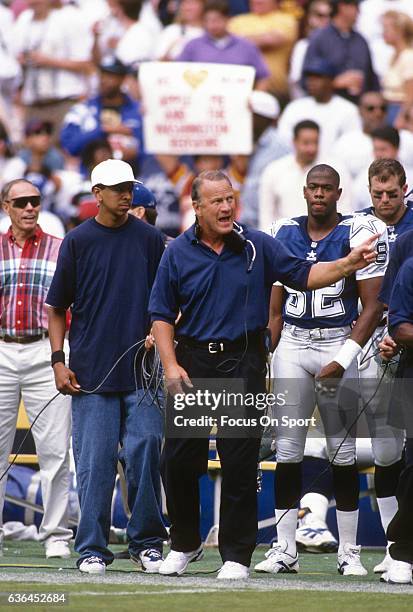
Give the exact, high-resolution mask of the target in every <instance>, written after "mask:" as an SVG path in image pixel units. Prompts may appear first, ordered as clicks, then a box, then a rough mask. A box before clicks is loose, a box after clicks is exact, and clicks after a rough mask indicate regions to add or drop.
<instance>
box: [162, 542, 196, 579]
mask: <svg viewBox="0 0 413 612" xmlns="http://www.w3.org/2000/svg"><path fill="white" fill-rule="evenodd" d="M203 556H204V551H203V548H202V546H200V547H199V548H197V549H196V550H192V551H191V552H179V551H177V550H171V552H170V553H169V555H168V556H167V557H166V559H165V561H163V562H162V563H161V565H160V567H159V573H160V574H162V575H163V576H180V575H181V574H183V573H184V571H185V570H186V568H187V567H188V564H189V563H191V562H192V561H200V559H202V557H203Z"/></svg>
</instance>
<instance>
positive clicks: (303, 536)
mask: <svg viewBox="0 0 413 612" xmlns="http://www.w3.org/2000/svg"><path fill="white" fill-rule="evenodd" d="M295 539H296V542H297V548H298V550H299V551H306V552H312V553H331V552H336V551H337V549H338V542H337V540H336V539H335V537H334V536H333V534H332V533H331V531H330V530H329V529H328V527H327V523H326V522H325V521H323V520H322V519H320V518H318V517H317V516H314V514H313V513H312V512H311V511H308V512H306V513H305V514H304V516H303V517H302V518H301V519H300V520H299V521H298V529H297V531H296V532H295Z"/></svg>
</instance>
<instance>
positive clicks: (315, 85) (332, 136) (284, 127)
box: [279, 58, 361, 155]
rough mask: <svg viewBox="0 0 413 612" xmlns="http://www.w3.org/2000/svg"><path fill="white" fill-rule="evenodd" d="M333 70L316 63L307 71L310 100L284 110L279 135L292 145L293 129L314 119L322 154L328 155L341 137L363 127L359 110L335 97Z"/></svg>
mask: <svg viewBox="0 0 413 612" xmlns="http://www.w3.org/2000/svg"><path fill="white" fill-rule="evenodd" d="M334 76H335V69H334V67H333V66H332V65H331V64H330V63H329V62H328V61H327V60H325V59H321V58H320V59H316V60H314V61H312V62H311V64H308V66H307V67H306V70H305V73H304V78H305V84H306V88H307V91H308V94H309V95H308V96H305V97H304V98H299V99H297V100H293V101H292V102H290V103H289V104H287V106H286V107H285V109H284V112H283V114H282V115H281V118H280V121H279V131H280V135H281V136H282V137H283V138H284V139H285V140H286V141H287V142H289V143H292V140H293V130H294V126H295V125H296V124H297V123H298V122H299V121H304V120H305V119H312V120H313V121H315V122H316V123H318V125H319V126H320V147H319V148H320V154H321V155H329V154H330V153H331V152H332V151H333V150H334V144H335V142H336V141H337V140H338V138H339V137H340V136H342V134H344V133H345V132H349V131H351V130H357V129H360V127H361V121H360V117H359V114H358V110H357V107H356V106H355V105H354V104H353V103H352V102H349V101H348V100H345V99H344V98H342V97H340V96H337V95H334V85H333V81H334Z"/></svg>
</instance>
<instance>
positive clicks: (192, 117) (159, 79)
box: [139, 62, 255, 155]
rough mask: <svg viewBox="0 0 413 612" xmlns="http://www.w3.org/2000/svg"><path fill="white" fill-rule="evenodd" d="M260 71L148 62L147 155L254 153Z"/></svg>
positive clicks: (144, 86)
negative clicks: (252, 104) (252, 98)
mask: <svg viewBox="0 0 413 612" xmlns="http://www.w3.org/2000/svg"><path fill="white" fill-rule="evenodd" d="M254 76H255V69H254V68H252V67H250V66H235V65H229V64H207V63H205V64H204V63H198V62H145V63H143V64H142V65H141V66H140V68H139V82H140V88H141V93H142V100H143V106H144V111H145V114H144V138H145V149H146V150H147V151H148V153H159V154H169V155H194V154H202V153H204V154H207V153H208V154H211V155H222V154H228V155H230V154H243V155H248V154H249V153H251V151H252V115H251V111H250V110H249V108H248V98H249V95H250V93H251V91H252V87H253V84H254Z"/></svg>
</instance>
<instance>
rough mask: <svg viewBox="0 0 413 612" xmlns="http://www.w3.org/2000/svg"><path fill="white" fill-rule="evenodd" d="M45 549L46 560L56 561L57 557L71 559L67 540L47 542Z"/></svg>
mask: <svg viewBox="0 0 413 612" xmlns="http://www.w3.org/2000/svg"><path fill="white" fill-rule="evenodd" d="M44 548H45V551H46V559H54V558H56V557H59V558H60V559H69V557H70V548H69V544H68V543H67V542H66V540H46V542H45V543H44Z"/></svg>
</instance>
